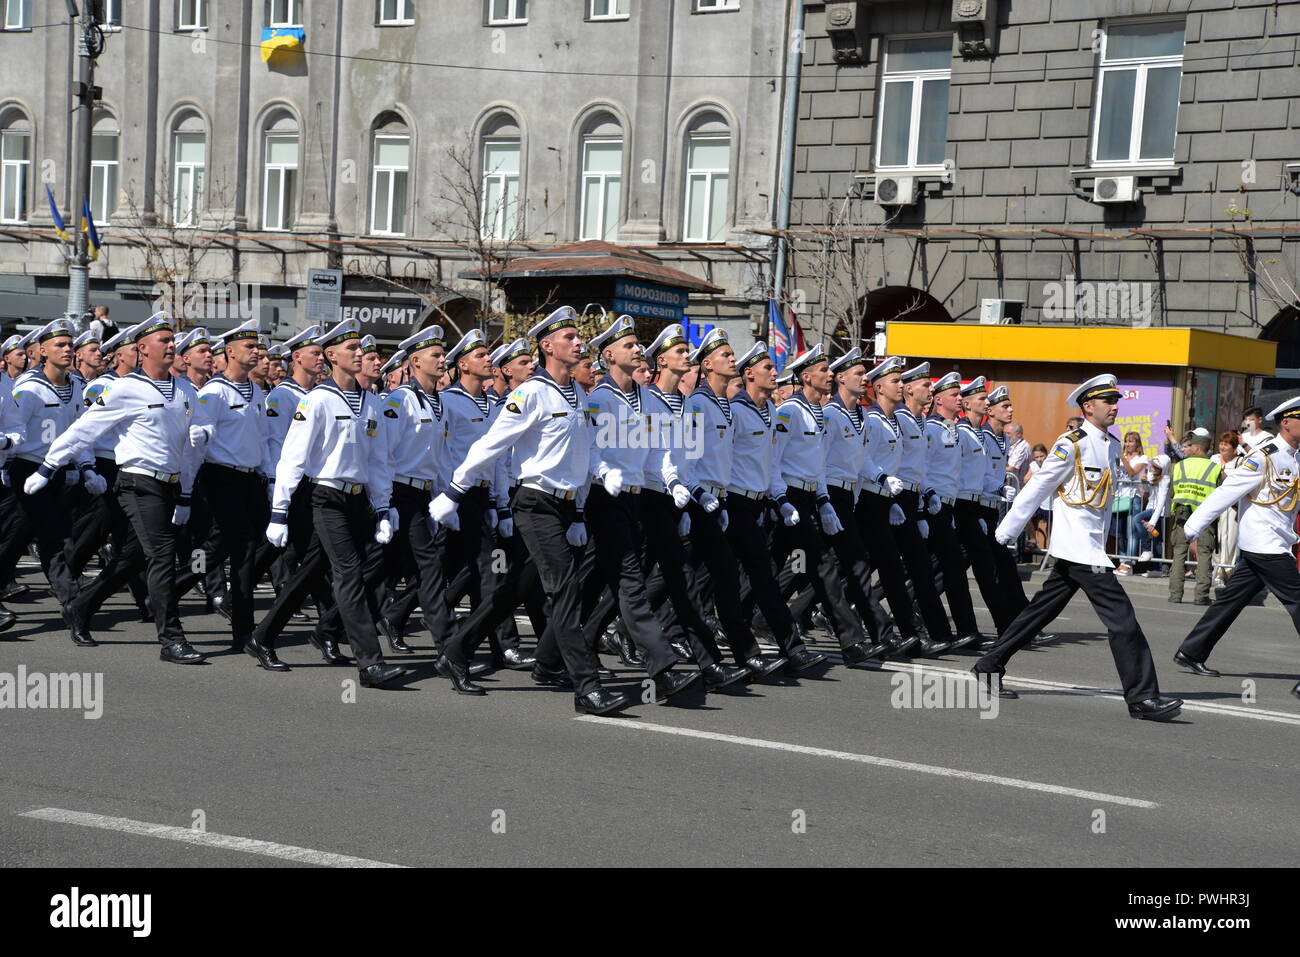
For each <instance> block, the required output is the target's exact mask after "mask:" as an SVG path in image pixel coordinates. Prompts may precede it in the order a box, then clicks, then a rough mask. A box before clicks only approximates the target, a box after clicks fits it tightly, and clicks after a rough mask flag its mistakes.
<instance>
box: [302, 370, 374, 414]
mask: <svg viewBox="0 0 1300 957" xmlns="http://www.w3.org/2000/svg"><path fill="white" fill-rule="evenodd" d="M322 389H324V390H325V391H326V392H330V393H333V394H334V395H336V396H338V397H339V398H340V399H341V400H342V401H343V404H344V405H346V406H347V407H348V412H351V411H352V404H351V403H350V402H348V396H347V393H346V392H344V391H343V390H342V389H340V388H339V387H338V384H337V383H336V382H335V381H334V380H333V379H326V380H325V381H324V382H322V383H321V384H320V385H318V386H316V388H315V389H313V390H312V391H314V392H319V391H320V390H322ZM358 391H360V393H361V408H360V409H359V410H358V412H357V414H356V416H355V418H360V417H361V414H362V413H363V412H365V410H366V396H367V395H369V396H370V397H371V398H372V399H373V398H374V397H375V396H374V393H373V392H371V391H370V390H369V389H360V390H358Z"/></svg>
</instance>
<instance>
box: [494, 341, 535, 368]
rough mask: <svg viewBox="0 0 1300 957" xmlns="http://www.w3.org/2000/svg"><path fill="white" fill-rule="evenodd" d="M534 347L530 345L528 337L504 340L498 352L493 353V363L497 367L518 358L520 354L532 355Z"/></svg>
mask: <svg viewBox="0 0 1300 957" xmlns="http://www.w3.org/2000/svg"><path fill="white" fill-rule="evenodd" d="M532 353H533V347H532V346H531V345H529V343H528V340H527V339H516V340H515V341H514V342H503V343H502V344H501V345H499V346H498V347H497V350H496V352H494V353H492V364H493V365H494V366H496V367H497V368H500V367H501V366H503V365H505V364H506V363H507V362H511V361H513V360H515V359H518V358H519V357H520V356H531V355H532Z"/></svg>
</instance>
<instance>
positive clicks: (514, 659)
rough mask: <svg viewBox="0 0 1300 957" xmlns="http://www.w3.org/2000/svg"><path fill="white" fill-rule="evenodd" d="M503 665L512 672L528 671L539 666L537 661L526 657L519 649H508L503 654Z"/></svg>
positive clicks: (529, 656)
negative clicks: (534, 666)
mask: <svg viewBox="0 0 1300 957" xmlns="http://www.w3.org/2000/svg"><path fill="white" fill-rule="evenodd" d="M501 663H502V664H503V665H504V666H505V667H507V668H509V669H510V670H511V671H527V670H528V669H529V668H531V667H532V666H533V665H535V664H537V659H536V658H535V657H533V656H532V655H526V654H524V653H523V652H522V651H520V650H519V649H518V648H507V649H506V650H505V651H503V652H501Z"/></svg>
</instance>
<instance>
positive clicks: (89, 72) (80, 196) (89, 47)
mask: <svg viewBox="0 0 1300 957" xmlns="http://www.w3.org/2000/svg"><path fill="white" fill-rule="evenodd" d="M65 2H66V3H67V6H68V13H69V15H71V16H72V17H73V19H74V20H77V21H78V24H79V28H80V29H79V33H78V36H77V62H78V77H77V82H76V83H74V84H73V86H72V96H73V99H74V100H75V101H76V104H77V106H76V110H77V138H76V143H77V149H76V154H75V155H76V161H77V165H76V169H75V173H74V176H73V191H72V237H73V252H72V256H71V258H70V259H69V260H68V310H67V318H68V319H70V320H72V321H73V322H74V323H75V324H76V325H77V328H78V329H80V328H81V318H82V316H84V315H85V314H86V310H87V308H88V307H89V293H90V248H89V242H90V239H89V236H87V234H86V231H85V230H83V229H82V228H81V221H82V210H83V209H85V207H86V205H87V199H88V197H89V196H90V159H91V143H92V139H91V137H92V131H93V130H94V126H95V102H96V101H97V100H98V99H99V96H100V91H99V89H98V88H96V86H95V60H96V59H97V58H98V57H99V55H100V53H102V52H103V51H104V34H103V32H102V31H101V30H100V28H99V16H98V13H99V10H98V8H99V6H100V3H101V2H102V0H85V2H84V6H83V8H82V10H81V12H80V14H78V12H77V5H76V3H74V2H73V0H65Z"/></svg>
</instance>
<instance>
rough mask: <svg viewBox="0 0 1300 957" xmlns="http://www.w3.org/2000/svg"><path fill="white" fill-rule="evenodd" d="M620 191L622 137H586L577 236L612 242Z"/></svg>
mask: <svg viewBox="0 0 1300 957" xmlns="http://www.w3.org/2000/svg"><path fill="white" fill-rule="evenodd" d="M622 192H623V141H622V140H614V139H596V138H594V137H589V138H588V139H587V140H586V141H585V142H584V143H583V145H582V229H581V231H580V234H579V236H578V238H579V239H603V240H605V241H606V242H613V241H614V240H615V239H616V238H617V236H618V216H619V203H620V202H621V200H622Z"/></svg>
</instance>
